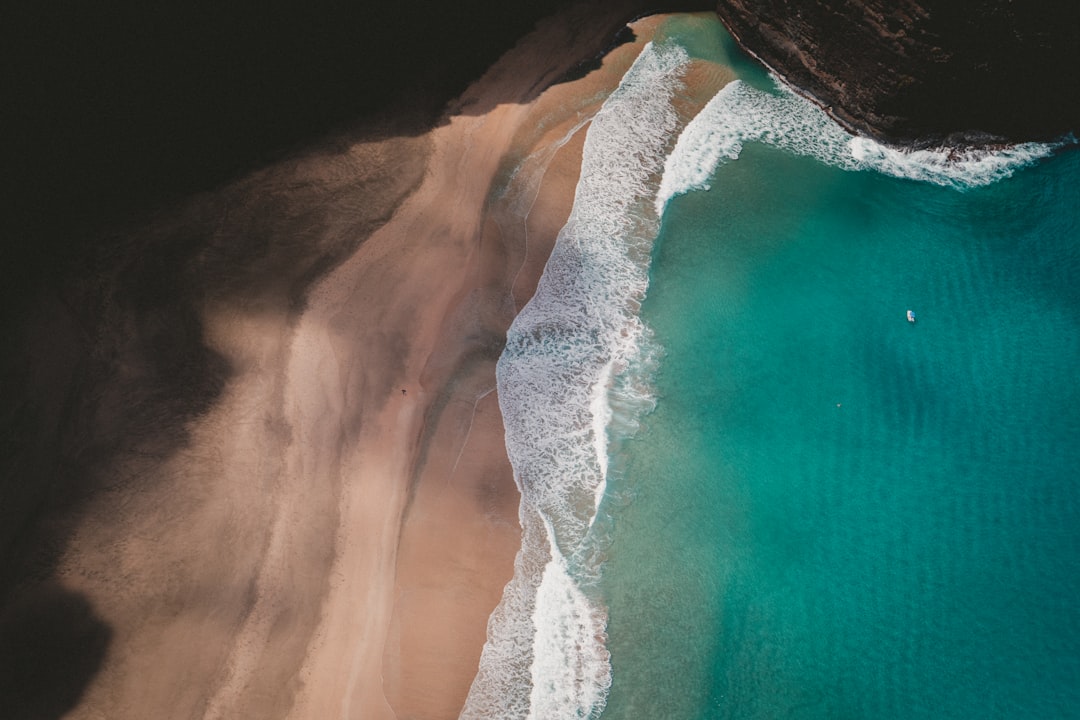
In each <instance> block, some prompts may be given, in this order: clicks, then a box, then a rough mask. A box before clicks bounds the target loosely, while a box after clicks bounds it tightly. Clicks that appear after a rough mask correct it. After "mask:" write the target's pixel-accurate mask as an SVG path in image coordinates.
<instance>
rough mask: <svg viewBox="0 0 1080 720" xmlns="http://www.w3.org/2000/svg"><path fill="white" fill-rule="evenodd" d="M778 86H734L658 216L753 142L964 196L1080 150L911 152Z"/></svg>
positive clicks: (700, 131)
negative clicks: (856, 130) (864, 133)
mask: <svg viewBox="0 0 1080 720" xmlns="http://www.w3.org/2000/svg"><path fill="white" fill-rule="evenodd" d="M773 82H774V86H775V87H774V92H766V91H764V90H759V89H757V88H755V87H753V86H751V85H749V84H747V83H746V82H744V81H742V80H736V81H734V82H732V83H729V84H728V85H726V86H725V87H724V88H723V89H721V90H720V91H719V92H718V93H717V94H716V95H715V96H714V97H713V99H712V100H710V101H709V102H708V104H706V106H705V108H704V109H702V111H701V112H700V113H698V115H697V116H696V117H695V118H694V119H693V120H692V121H691V122H690V123H689V124H688V125H687V127H686V128H685V129H684V130H683V132H682V134H681V135H680V136H679V139H678V141H677V143H676V145H675V150H674V151H673V152H672V154H671V156H670V157H669V158H668V159H667V162H666V163H665V167H664V177H663V180H662V181H661V185H660V191H659V193H658V194H657V198H656V208H657V212H658V213H662V212H663V208H664V207H665V206H666V205H667V203H668V201H670V200H671V198H673V197H675V196H676V195H681V194H683V193H686V192H689V191H691V190H708V189H710V186H709V181H710V178H711V177H712V176H713V174H714V173H715V172H716V169H717V168H718V167H719V166H720V165H722V164H723V163H725V162H728V161H731V160H736V159H738V157H739V154H740V153H741V152H742V148H743V145H745V144H746V143H750V142H760V143H764V144H766V145H771V146H774V147H777V148H779V149H781V150H784V151H786V152H790V153H792V154H795V155H803V156H810V157H813V158H815V159H817V160H819V161H820V162H822V163H825V164H826V165H831V166H833V167H838V168H841V169H843V170H850V171H860V170H872V171H876V172H880V173H882V174H884V175H889V176H892V177H897V178H904V179H908V180H915V181H921V182H928V183H932V184H935V185H941V186H945V187H952V188H954V189H958V190H964V189H968V188H974V187H981V186H984V185H989V184H990V183H993V182H997V181H999V180H1003V179H1005V178H1007V177H1009V176H1011V175H1012V174H1013V173H1015V172H1016V171H1017V170H1019V169H1021V168H1023V167H1026V166H1028V165H1031V164H1032V163H1035V162H1037V161H1039V160H1042V159H1044V158H1047V157H1049V156H1050V155H1052V154H1053V153H1054V152H1055V151H1056V150H1057V149H1058V148H1060V147H1062V146H1063V145H1065V144H1068V143H1070V142H1075V140H1072V139H1064V140H1062V141H1060V142H1058V143H1036V142H1029V143H1022V144H1018V145H1011V146H1007V147H1004V148H1000V149H992V150H991V149H974V148H972V149H958V148H938V149H925V150H904V149H899V148H894V147H889V146H886V145H882V144H880V143H878V142H876V141H874V140H872V139H870V138H865V137H858V136H856V135H853V134H851V133H849V132H848V131H846V130H844V129H843V128H842V127H840V125H838V124H836V122H834V121H833V120H832V119H831V118H830V117H829V116H828V115H826V114H825V111H824V110H822V109H821V108H819V107H818V106H816V105H814V104H813V103H812V102H810V101H809V100H807V99H805V98H803V97H801V96H799V95H797V94H796V93H795V92H793V91H792V90H790V89H789V88H787V87H785V86H784V85H783V84H781V83H780V81H779V80H778V79H777V78H775V77H773Z"/></svg>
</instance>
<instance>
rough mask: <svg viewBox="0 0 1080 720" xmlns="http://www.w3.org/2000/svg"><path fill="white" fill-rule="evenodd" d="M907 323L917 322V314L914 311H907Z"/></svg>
mask: <svg viewBox="0 0 1080 720" xmlns="http://www.w3.org/2000/svg"><path fill="white" fill-rule="evenodd" d="M907 321H908V322H915V313H914V312H913V311H911V310H908V311H907Z"/></svg>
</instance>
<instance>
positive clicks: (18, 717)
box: [0, 583, 112, 720]
mask: <svg viewBox="0 0 1080 720" xmlns="http://www.w3.org/2000/svg"><path fill="white" fill-rule="evenodd" d="M111 639H112V631H111V630H110V629H109V627H108V625H106V624H105V623H104V622H102V620H101V619H100V618H98V617H97V616H96V615H95V613H94V610H93V608H92V607H91V606H90V604H89V603H88V602H87V601H86V600H85V599H84V598H83V597H82V596H81V595H78V594H76V593H72V592H69V591H67V590H64V589H63V588H61V587H59V586H58V585H56V584H54V583H42V584H40V585H38V586H36V587H33V588H31V589H29V590H26V591H24V592H22V593H21V594H20V595H19V596H18V598H17V599H16V600H15V601H14V602H12V603H10V604H8V605H7V606H6V607H4V608H3V609H2V610H0V717H3V718H5V720H57V719H58V718H61V717H63V716H64V715H66V714H67V713H68V712H70V711H71V710H72V709H73V708H75V706H76V705H77V704H78V703H79V700H80V699H81V698H82V696H83V693H84V692H85V690H86V687H87V686H88V685H89V683H90V681H91V680H92V679H93V677H94V675H95V674H96V673H97V671H98V669H99V668H100V666H101V663H102V662H103V661H104V659H105V654H106V653H107V652H108V649H109V643H110V641H111Z"/></svg>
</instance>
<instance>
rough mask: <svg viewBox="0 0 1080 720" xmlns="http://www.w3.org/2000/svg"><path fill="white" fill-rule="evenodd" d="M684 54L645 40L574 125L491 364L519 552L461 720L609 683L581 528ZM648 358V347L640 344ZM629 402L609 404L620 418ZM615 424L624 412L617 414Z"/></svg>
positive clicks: (588, 711)
mask: <svg viewBox="0 0 1080 720" xmlns="http://www.w3.org/2000/svg"><path fill="white" fill-rule="evenodd" d="M688 62H689V56H688V54H687V53H686V51H685V50H684V49H682V48H681V47H679V46H677V45H674V44H664V45H656V44H653V43H649V44H647V45H646V46H645V48H644V49H643V50H642V52H641V54H640V55H639V56H638V58H637V60H636V61H635V62H634V63H633V65H632V66H631V67H630V69H629V70H628V71H627V73H626V75H625V76H624V77H623V79H622V81H621V82H620V84H619V86H618V88H617V89H616V90H615V91H614V92H613V93H612V94H611V96H610V97H609V98H608V99H607V100H606V101H605V102H604V104H603V106H602V107H601V109H600V111H599V112H598V113H597V115H596V117H595V118H594V119H593V121H592V124H591V126H590V127H589V129H588V131H587V134H586V140H585V146H584V149H583V154H582V167H581V178H580V180H579V182H578V185H577V188H576V190H575V197H574V204H573V209H572V211H571V214H570V218H569V220H568V222H567V224H566V226H565V227H564V228H563V229H562V231H561V232H560V233H559V237H558V240H557V242H556V245H555V248H554V250H553V252H552V255H551V257H550V258H549V260H548V263H547V265H546V267H545V270H544V274H543V276H542V277H541V280H540V283H539V285H538V287H537V291H536V294H535V295H534V297H533V298H532V300H531V301H530V302H529V303H528V304H527V305H526V306H525V307H524V308H523V309H522V311H521V313H520V314H519V315H518V316H517V318H516V319H515V320H514V322H513V324H512V325H511V327H510V330H509V332H508V334H507V344H506V349H505V350H504V352H503V354H502V356H501V358H500V360H499V363H498V368H497V381H498V390H499V402H500V407H501V409H502V413H503V418H504V423H505V427H506V447H507V452H508V454H509V457H510V461H511V464H512V465H513V468H514V478H515V481H516V482H517V484H518V487H519V489H520V491H521V506H520V512H519V517H520V520H521V525H522V531H523V537H522V547H521V550H520V552H519V553H518V556H517V559H516V562H515V573H514V577H513V579H512V580H511V581H510V583H509V584H508V585H507V587H506V589H505V591H504V595H503V599H502V601H501V602H500V604H499V606H498V607H497V608H496V610H495V612H494V613H493V614H492V616H491V619H490V621H489V625H488V639H487V642H486V644H485V646H484V650H483V653H482V655H481V660H480V667H479V671H478V673H477V677H476V680H475V681H474V683H473V686H472V688H471V689H470V692H469V696H468V698H467V700H466V704H465V708H464V710H463V712H462V715H461V717H463V718H482V717H500V718H550V717H567V718H569V717H577V718H587V717H596V716H598V715H599V714H600V713H601V712H602V711H603V708H604V704H605V699H606V696H607V692H608V688H609V687H610V684H611V664H610V657H609V654H608V651H607V648H606V646H605V639H606V636H605V629H606V610H605V608H604V604H603V602H602V600H601V599H600V598H599V597H597V596H596V593H595V587H594V586H595V580H596V578H597V576H598V573H599V569H600V567H599V566H600V560H599V557H598V553H597V552H596V547H597V543H601V542H602V541H603V538H602V537H601V536H602V535H603V532H602V531H601V530H599V529H598V528H596V527H595V526H594V521H595V519H596V517H597V513H598V510H599V505H600V501H601V499H602V497H603V494H604V489H605V486H606V480H607V473H608V468H607V453H608V439H607V433H608V426H609V424H610V423H611V422H612V420H613V415H614V414H616V410H615V409H614V408H613V403H612V388H613V387H614V386H616V385H619V386H625V385H626V383H625V382H620V381H619V376H620V375H621V374H622V373H624V372H625V371H626V370H627V368H629V367H630V366H631V365H633V364H634V362H635V360H636V358H638V357H639V356H641V355H642V354H643V353H644V351H643V347H644V346H645V345H646V344H647V336H648V331H647V329H646V328H645V326H644V325H643V324H642V323H641V320H640V319H639V317H638V309H639V307H640V302H641V300H642V299H643V297H644V295H645V291H646V289H647V287H648V270H649V261H650V253H651V248H652V241H653V239H654V238H655V237H656V234H657V232H658V230H659V218H658V216H657V214H656V212H655V210H654V204H653V200H654V197H655V188H656V183H657V179H658V178H659V175H660V172H661V171H662V169H663V163H664V158H665V157H666V155H667V152H668V151H669V149H670V147H671V145H672V142H673V139H674V137H675V134H676V131H677V124H678V117H677V112H676V110H675V108H674V106H673V103H672V99H673V97H674V96H675V94H676V93H678V92H679V91H680V90H681V89H682V81H681V74H682V72H683V70H684V68H685V66H686V64H687V63H688ZM644 354H647V353H644ZM634 388H635V389H636V390H637V391H638V392H639V393H641V395H642V398H641V401H640V402H638V403H635V402H633V401H629V400H628V399H627V397H626V396H627V393H626V392H625V390H624V391H623V392H621V393H620V397H619V399H618V400H616V402H615V405H617V406H618V414H619V415H620V416H621V415H624V414H627V413H629V414H633V412H634V408H635V407H637V408H640V407H646V406H647V405H648V402H649V400H648V395H647V391H643V390H642V389H641V385H640V384H635V385H634ZM619 420H620V423H621V424H622V425H632V421H631V420H629V419H625V418H619Z"/></svg>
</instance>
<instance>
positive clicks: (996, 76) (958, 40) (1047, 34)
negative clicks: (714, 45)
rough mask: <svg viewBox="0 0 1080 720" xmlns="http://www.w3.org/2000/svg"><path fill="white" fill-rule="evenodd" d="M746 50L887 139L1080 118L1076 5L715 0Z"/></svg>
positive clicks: (1023, 129) (1021, 132)
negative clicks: (717, 0)
mask: <svg viewBox="0 0 1080 720" xmlns="http://www.w3.org/2000/svg"><path fill="white" fill-rule="evenodd" d="M717 11H718V13H719V15H720V18H721V20H723V22H724V24H725V25H727V27H728V29H729V30H730V31H731V32H732V34H733V35H734V36H735V37H736V38H737V39H738V41H739V42H740V44H742V46H743V47H744V48H745V49H746V50H747V51H749V52H750V53H751V54H753V55H755V56H757V57H758V58H759V59H760V60H762V61H763V62H764V63H765V64H766V65H768V66H770V67H771V68H772V69H774V70H775V71H776V72H777V73H778V74H780V75H781V76H783V77H784V78H785V79H786V80H787V81H788V82H790V83H791V84H793V85H795V86H796V87H798V88H800V89H801V90H802V91H803V92H804V93H806V94H807V95H809V96H810V97H811V98H813V99H815V100H816V101H817V102H819V103H820V104H821V105H822V106H823V107H825V108H826V109H827V110H828V112H829V113H830V114H831V115H832V116H833V117H834V118H836V120H838V121H839V122H840V123H842V124H844V125H846V126H847V127H849V128H850V129H853V130H856V131H858V132H861V133H863V134H869V135H871V136H873V137H876V138H878V139H880V140H886V141H890V142H893V143H899V144H922V143H934V142H941V141H947V142H956V143H973V144H992V143H996V142H1001V141H1003V140H1012V141H1021V140H1032V139H1040V140H1045V139H1050V138H1054V137H1057V136H1060V135H1062V134H1063V133H1066V132H1069V131H1075V130H1077V129H1078V128H1080V92H1078V90H1080V82H1078V77H1080V76H1078V75H1077V72H1076V68H1077V66H1078V64H1080V63H1078V61H1080V4H1078V3H1075V2H1053V1H1051V0H1030V1H1028V2H1023V1H1014V0H965V1H958V0H720V1H719V6H718V9H717Z"/></svg>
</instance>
